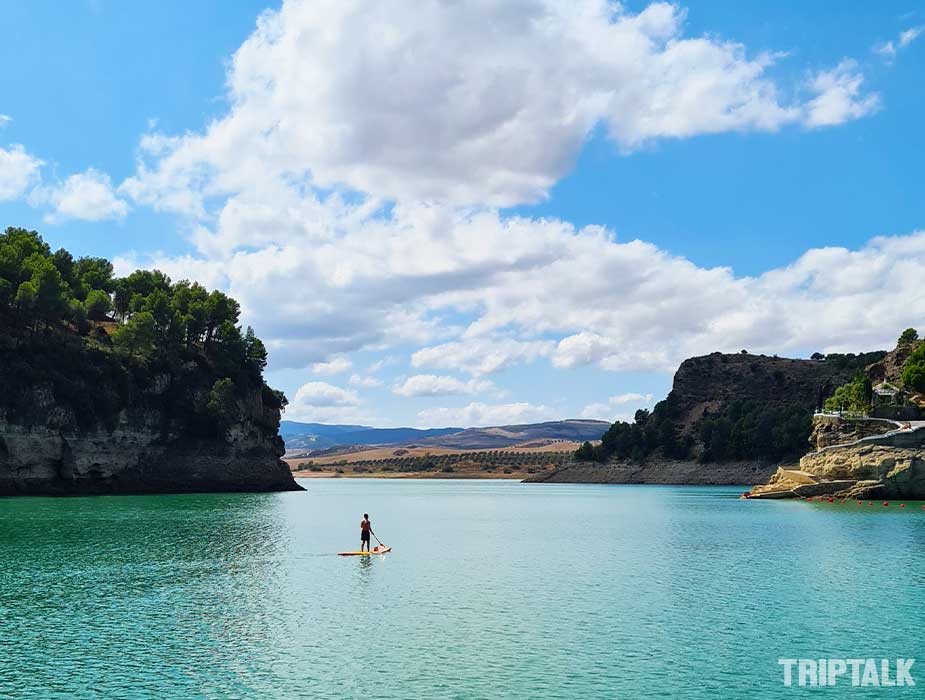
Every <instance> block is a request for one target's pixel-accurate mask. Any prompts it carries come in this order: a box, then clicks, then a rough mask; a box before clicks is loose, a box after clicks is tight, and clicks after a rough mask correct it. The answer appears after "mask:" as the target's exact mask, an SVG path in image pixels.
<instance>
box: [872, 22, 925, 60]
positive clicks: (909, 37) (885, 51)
mask: <svg viewBox="0 0 925 700" xmlns="http://www.w3.org/2000/svg"><path fill="white" fill-rule="evenodd" d="M923 33H925V27H911V28H909V29H906V30H905V31H902V32H900V33H899V37H897V39H896V41H892V40H891V41H885V42H883V43H882V44H877V45H876V46H874V52H876V53H878V54H880V55H881V56H883V57H884V58H885V59H886V60H887V61H888V62H892V61H893V59H894V58H896V54H897V53H898V52H899V51H900V49H904V48H906V47H907V46H909V44H911V43H912V42H913V41H915V40H916V39H918V38H919V37H920V36H922V34H923Z"/></svg>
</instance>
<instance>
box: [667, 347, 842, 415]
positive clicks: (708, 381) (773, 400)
mask: <svg viewBox="0 0 925 700" xmlns="http://www.w3.org/2000/svg"><path fill="white" fill-rule="evenodd" d="M856 372H857V367H856V366H854V365H850V364H849V365H846V364H845V363H840V362H836V361H834V360H819V361H817V360H798V359H788V358H779V357H767V356H765V355H750V354H746V353H739V354H734V355H731V354H721V353H718V352H717V353H713V354H712V355H704V356H702V357H692V358H690V359H689V360H685V361H684V362H683V363H681V366H680V367H679V368H678V371H677V372H676V373H675V376H674V383H673V386H672V389H671V393H670V394H669V400H670V401H672V402H673V403H674V404H675V405H676V406H677V411H678V413H679V415H680V422H681V424H682V425H683V426H684V427H685V428H689V427H690V426H693V425H694V424H696V423H697V422H698V421H699V420H700V419H701V418H703V417H704V416H705V415H709V414H710V413H717V412H719V411H720V410H721V409H722V408H723V406H725V405H726V404H728V403H730V402H731V401H736V400H746V401H757V402H760V403H763V404H768V405H773V404H799V405H803V406H806V407H807V408H808V409H810V410H812V409H814V408H817V407H819V406H821V405H822V403H823V401H824V400H825V399H826V398H827V397H829V396H831V395H832V393H833V392H834V391H835V388H836V387H838V386H840V385H841V384H844V383H845V382H847V381H849V380H850V379H851V377H853V376H854V374H855V373H856Z"/></svg>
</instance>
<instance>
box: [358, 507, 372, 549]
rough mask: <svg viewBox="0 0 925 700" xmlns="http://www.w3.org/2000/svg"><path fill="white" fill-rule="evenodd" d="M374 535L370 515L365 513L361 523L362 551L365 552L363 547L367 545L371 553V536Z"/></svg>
mask: <svg viewBox="0 0 925 700" xmlns="http://www.w3.org/2000/svg"><path fill="white" fill-rule="evenodd" d="M372 533H373V524H372V523H371V522H369V513H363V519H362V520H361V521H360V551H361V552H362V551H363V545H366V551H367V552H368V551H369V536H370V535H371V534H372Z"/></svg>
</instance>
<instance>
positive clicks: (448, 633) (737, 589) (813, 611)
mask: <svg viewBox="0 0 925 700" xmlns="http://www.w3.org/2000/svg"><path fill="white" fill-rule="evenodd" d="M307 486H308V491H307V492H305V493H283V494H232V495H182V496H141V497H100V498H67V499H45V498H26V499H3V500H0V544H2V550H0V564H2V565H0V616H2V617H0V620H2V622H0V697H10V698H41V699H43V700H44V699H46V698H47V699H57V698H61V699H62V700H63V699H65V698H67V699H68V700H72V699H76V700H81V699H83V698H152V699H153V698H158V699H159V700H162V699H168V700H173V699H174V698H175V699H176V700H192V699H197V698H210V699H211V698H246V699H250V698H254V699H257V698H260V699H261V700H266V699H272V698H280V699H288V698H313V699H317V698H352V697H366V698H373V699H387V698H396V699H397V698H402V699H405V698H458V699H462V698H582V699H584V698H627V699H633V698H642V697H684V698H716V697H724V698H739V697H742V698H745V697H750V698H778V697H780V698H788V697H794V696H795V695H797V696H799V695H803V694H805V693H809V692H811V691H810V690H803V689H797V688H784V687H783V684H782V673H781V669H780V667H779V666H778V665H777V659H778V658H782V657H784V658H790V657H816V658H818V657H821V656H824V657H841V658H846V657H876V658H880V657H889V658H895V657H915V656H917V655H918V653H919V650H918V648H917V647H918V645H919V643H920V642H919V640H920V635H919V625H920V622H921V621H922V619H923V614H922V612H921V610H922V605H923V603H925V594H923V590H925V588H923V584H925V547H923V544H925V512H923V511H921V510H920V507H919V505H916V506H915V507H914V508H911V507H910V508H909V509H907V510H906V511H904V512H901V511H899V510H894V511H890V512H883V511H878V512H876V513H873V512H870V511H867V510H864V509H858V508H856V509H855V510H851V509H850V508H849V507H848V506H844V507H832V506H827V507H822V506H811V505H808V504H803V503H767V502H765V503H754V502H745V501H741V500H738V499H736V498H735V497H734V496H735V495H736V494H737V493H738V492H739V491H740V490H741V489H726V488H684V487H632V486H627V487H607V486H570V485H524V484H517V483H512V482H499V481H488V482H482V481H479V482H468V481H467V482H460V481H451V482H444V481H386V480H380V481H376V480H353V479H351V480H317V481H310V482H308V483H307ZM364 511H368V512H370V514H371V515H372V519H373V523H374V528H375V529H376V532H377V534H379V536H380V537H381V538H382V539H383V541H386V542H388V543H389V544H391V545H393V546H394V548H395V550H394V552H393V553H392V554H390V555H386V556H383V557H373V558H371V559H370V558H350V559H344V558H340V557H337V556H335V554H334V553H335V552H337V551H339V550H342V549H352V548H354V547H355V546H356V545H357V544H358V542H355V540H356V539H357V531H358V526H359V519H360V516H361V515H362V513H363V512H364ZM917 670H918V669H917V668H916V667H913V675H915V672H916V671H917ZM922 680H923V681H925V677H923V679H922ZM823 692H826V691H823ZM836 692H840V691H838V690H837V691H836ZM845 692H849V691H845ZM884 693H888V694H889V697H907V696H909V697H911V696H912V693H910V692H908V691H904V690H903V689H897V688H892V689H888V690H887V689H883V690H879V691H875V692H872V691H870V689H861V688H857V689H851V691H850V694H851V697H858V698H861V697H883V696H884V695H883V694H884ZM833 697H834V695H833Z"/></svg>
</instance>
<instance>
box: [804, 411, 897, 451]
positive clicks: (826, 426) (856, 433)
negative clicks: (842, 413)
mask: <svg viewBox="0 0 925 700" xmlns="http://www.w3.org/2000/svg"><path fill="white" fill-rule="evenodd" d="M898 427H899V424H898V423H895V422H893V421H890V420H883V419H880V420H878V419H869V420H849V419H843V418H839V417H837V416H816V417H815V418H814V419H813V432H812V434H811V435H810V436H809V442H810V444H811V445H812V446H813V447H815V448H816V449H817V450H821V449H823V448H824V447H832V446H833V445H845V444H848V443H849V442H855V441H856V440H860V439H861V438H866V437H871V436H874V435H881V434H883V433H886V432H888V431H890V430H894V429H896V428H898Z"/></svg>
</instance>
